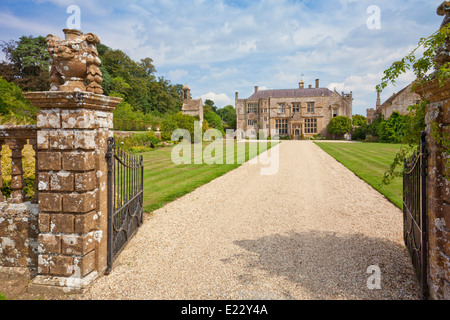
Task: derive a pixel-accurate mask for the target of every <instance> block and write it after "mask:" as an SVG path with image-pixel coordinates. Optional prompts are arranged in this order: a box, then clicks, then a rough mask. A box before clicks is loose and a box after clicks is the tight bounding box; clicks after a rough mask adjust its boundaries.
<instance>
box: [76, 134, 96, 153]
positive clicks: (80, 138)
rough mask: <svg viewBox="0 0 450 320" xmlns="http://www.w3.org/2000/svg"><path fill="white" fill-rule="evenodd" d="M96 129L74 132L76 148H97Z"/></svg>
mask: <svg viewBox="0 0 450 320" xmlns="http://www.w3.org/2000/svg"><path fill="white" fill-rule="evenodd" d="M95 134H96V132H95V131H76V132H75V133H74V144H73V146H74V148H75V149H83V150H95V148H96V147H97V143H96V141H95Z"/></svg>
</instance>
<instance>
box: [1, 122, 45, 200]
mask: <svg viewBox="0 0 450 320" xmlns="http://www.w3.org/2000/svg"><path fill="white" fill-rule="evenodd" d="M27 143H29V144H30V145H31V146H32V147H33V149H34V151H35V154H36V151H37V127H36V126H15V125H5V126H0V152H1V150H2V149H3V147H4V146H9V148H10V149H11V190H12V192H11V197H10V198H9V199H6V198H5V196H4V195H3V194H2V193H1V192H0V202H3V201H6V200H8V202H10V203H16V204H19V203H23V202H25V201H27V200H31V202H33V203H35V202H37V195H35V196H34V197H33V199H27V198H26V196H25V192H24V191H23V189H24V187H25V178H24V168H23V163H22V162H23V161H22V160H23V154H22V151H23V149H24V147H25V145H27ZM35 159H36V155H35ZM35 163H36V160H35ZM35 168H37V166H35ZM35 176H37V174H35ZM2 180H3V179H2V172H1V154H0V188H2V187H3V181H2ZM34 189H35V190H37V179H35V184H34Z"/></svg>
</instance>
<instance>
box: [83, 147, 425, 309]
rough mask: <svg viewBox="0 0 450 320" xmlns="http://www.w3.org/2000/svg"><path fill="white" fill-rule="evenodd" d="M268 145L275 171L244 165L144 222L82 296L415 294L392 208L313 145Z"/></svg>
mask: <svg viewBox="0 0 450 320" xmlns="http://www.w3.org/2000/svg"><path fill="white" fill-rule="evenodd" d="M276 148H279V150H280V162H281V163H280V170H279V173H278V174H277V175H273V176H263V175H261V174H260V168H261V165H251V164H250V163H246V164H244V165H243V166H241V167H240V168H238V169H236V170H234V171H232V172H230V173H228V174H226V175H224V176H222V177H221V178H219V179H216V180H214V181H212V182H211V183H209V184H207V185H205V186H203V187H201V188H199V189H197V190H195V191H194V192H192V193H191V194H189V195H186V196H184V197H183V198H180V199H179V200H177V201H174V202H172V203H170V204H168V205H166V206H165V207H164V208H162V209H160V210H157V211H155V212H154V213H153V214H152V215H150V216H148V217H146V220H145V223H144V225H143V226H142V227H141V229H140V230H139V232H138V234H137V235H136V236H135V237H134V238H133V239H132V241H131V242H130V243H129V244H128V246H127V248H126V249H125V250H124V251H123V252H122V254H121V255H120V257H119V258H118V260H117V261H116V263H115V267H114V269H113V272H112V274H111V275H109V276H104V277H102V278H100V279H99V280H98V281H96V282H95V283H94V285H93V286H92V287H91V288H90V290H89V292H88V293H86V294H85V295H83V296H80V298H81V299H139V300H142V299H149V300H154V299H158V300H159V299H162V300H169V299H170V300H185V299H189V300H203V299H208V300H214V299H221V300H229V299H238V300H240V299H259V300H268V299H283V300H289V299H295V300H308V299H333V300H341V299H353V300H358V299H419V298H420V296H419V286H418V284H417V282H416V279H415V276H414V273H413V270H412V266H411V263H410V260H409V257H408V253H407V251H406V249H405V246H404V244H403V240H402V230H403V222H402V212H401V210H399V209H398V208H397V207H396V206H395V205H393V204H392V203H390V202H389V201H388V200H387V199H386V198H385V197H384V196H382V195H381V194H380V193H378V192H377V191H376V190H374V189H373V188H372V187H371V186H369V185H368V184H366V183H365V182H364V181H362V180H361V179H359V178H358V177H357V176H356V175H354V174H353V173H352V172H350V171H349V170H348V169H346V168H345V167H344V166H343V165H341V164H340V163H338V162H337V161H336V160H334V159H333V158H332V157H331V156H329V155H328V154H327V153H325V152H324V151H322V150H321V149H320V148H319V147H317V146H316V145H315V144H314V143H312V142H307V141H305V142H300V141H286V142H283V143H281V144H280V145H279V146H277V147H276ZM372 265H376V266H378V267H379V268H380V270H381V276H382V277H381V289H379V290H369V289H368V287H367V281H368V279H369V277H370V276H371V274H369V273H367V270H368V268H369V267H370V266H372Z"/></svg>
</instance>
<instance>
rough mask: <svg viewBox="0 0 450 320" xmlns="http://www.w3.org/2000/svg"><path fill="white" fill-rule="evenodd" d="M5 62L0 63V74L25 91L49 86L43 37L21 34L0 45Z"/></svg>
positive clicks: (47, 57) (47, 59)
mask: <svg viewBox="0 0 450 320" xmlns="http://www.w3.org/2000/svg"><path fill="white" fill-rule="evenodd" d="M0 46H1V48H2V51H3V53H4V54H5V56H6V59H7V60H8V61H7V62H2V63H1V64H0V75H1V76H3V78H4V79H5V80H7V81H8V82H13V83H14V84H16V85H18V86H19V87H20V88H21V89H22V90H25V91H44V90H49V88H50V75H49V60H50V54H49V53H48V51H47V40H46V38H44V37H41V36H40V37H36V38H34V37H32V36H29V37H26V36H23V37H21V38H20V40H19V41H15V40H10V41H9V42H3V44H1V45H0Z"/></svg>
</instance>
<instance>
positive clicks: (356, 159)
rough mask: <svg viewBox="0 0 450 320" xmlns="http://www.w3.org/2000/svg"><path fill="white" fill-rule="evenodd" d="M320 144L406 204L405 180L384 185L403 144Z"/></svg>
mask: <svg viewBox="0 0 450 320" xmlns="http://www.w3.org/2000/svg"><path fill="white" fill-rule="evenodd" d="M316 145H318V146H319V147H320V148H322V149H323V150H324V151H326V152H327V153H328V154H330V155H331V156H332V157H333V158H335V159H336V160H337V161H339V162H340V163H342V164H343V165H344V166H345V167H347V168H348V169H349V170H351V171H352V172H354V173H355V174H356V175H357V176H358V177H360V178H361V179H363V180H364V181H366V182H367V183H368V184H370V185H371V186H372V187H374V188H375V189H376V190H378V191H379V192H380V193H382V194H383V195H384V196H386V198H388V199H389V200H390V201H392V203H394V204H395V205H396V206H397V207H399V208H400V209H402V208H403V195H402V194H403V180H402V178H401V177H399V178H395V179H393V180H392V182H391V183H390V184H389V185H382V179H383V176H384V173H385V172H386V171H387V170H388V169H389V167H390V164H391V163H392V161H393V160H394V157H395V155H396V153H397V152H398V151H399V150H400V147H401V145H400V144H387V143H326V142H318V143H316Z"/></svg>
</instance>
